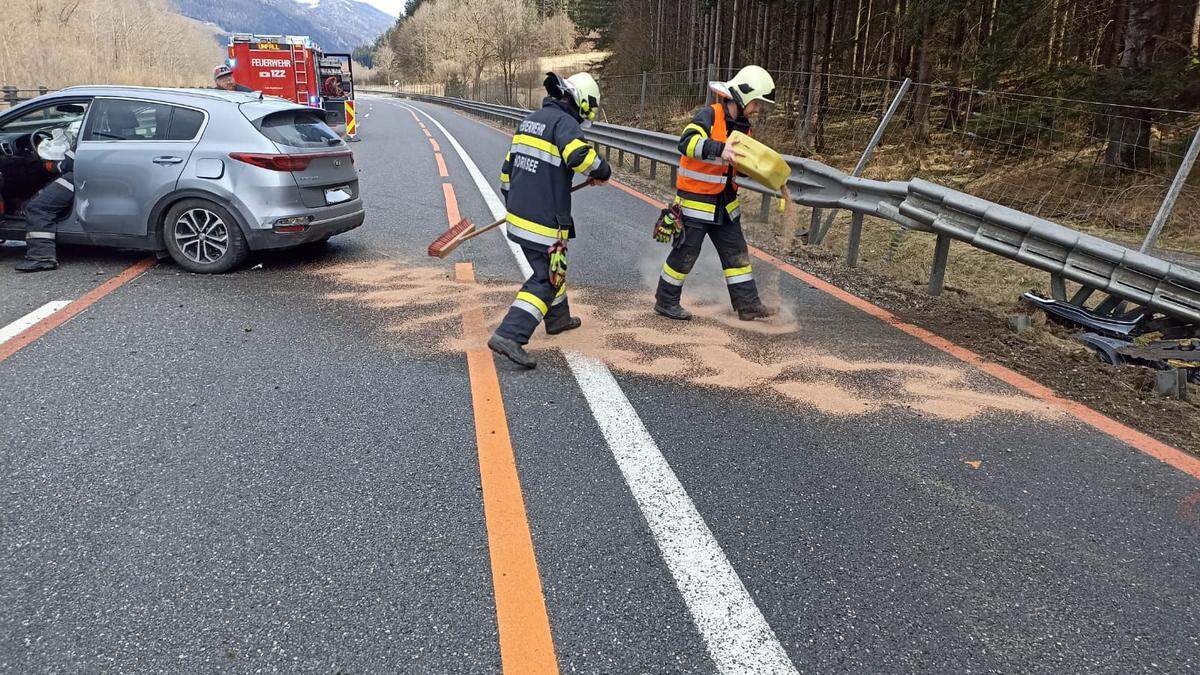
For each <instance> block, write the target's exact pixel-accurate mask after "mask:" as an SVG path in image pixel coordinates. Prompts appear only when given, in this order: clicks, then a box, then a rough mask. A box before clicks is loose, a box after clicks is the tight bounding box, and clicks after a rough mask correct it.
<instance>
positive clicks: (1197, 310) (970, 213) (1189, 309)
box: [900, 178, 1200, 323]
mask: <svg viewBox="0 0 1200 675" xmlns="http://www.w3.org/2000/svg"><path fill="white" fill-rule="evenodd" d="M900 213H901V214H903V215H905V216H908V217H910V218H912V219H913V220H916V221H918V222H920V223H922V224H923V225H925V226H927V227H928V228H929V229H931V230H932V231H934V232H936V233H938V234H945V235H947V236H949V237H951V238H954V239H957V240H959V241H963V242H966V243H968V244H971V245H972V246H975V247H976V248H980V249H983V250H985V251H989V252H991V253H995V254H997V255H1001V256H1004V257H1005V258H1009V259H1011V260H1015V261H1017V262H1020V263H1023V264H1025V265H1028V266H1030V267H1034V268H1037V269H1041V270H1045V271H1047V272H1050V273H1051V274H1056V275H1060V276H1062V277H1063V278H1066V279H1069V280H1071V281H1074V282H1077V283H1079V284H1080V285H1082V286H1085V287H1087V288H1092V289H1096V290H1100V291H1103V292H1105V293H1107V294H1109V295H1113V296H1117V297H1120V298H1122V299H1124V300H1126V301H1129V302H1132V303H1134V304H1136V305H1142V306H1145V307H1148V308H1151V309H1154V310H1157V311H1159V312H1162V313H1164V314H1170V315H1173V316H1178V317H1180V318H1187V319H1188V320H1190V321H1192V322H1197V323H1200V272H1195V271H1193V270H1191V269H1188V268H1186V267H1183V266H1181V265H1176V264H1174V263H1170V262H1167V261H1165V260H1162V259H1159V258H1155V257H1154V256H1151V255H1147V254H1144V253H1138V252H1137V251H1134V250H1133V249H1130V248H1126V247H1124V246H1121V245H1119V244H1114V243H1112V242H1110V241H1105V240H1104V239H1100V238H1099V237H1094V236H1092V235H1089V234H1084V233H1082V232H1077V231H1075V230H1073V229H1071V228H1069V227H1064V226H1063V225H1059V224H1058V223H1054V222H1051V221H1049V220H1044V219H1042V218H1037V217H1034V216H1031V215H1029V214H1027V213H1023V212H1021V211H1017V210H1014V209H1010V208H1008V207H1005V206H1001V205H999V204H995V203H992V202H989V201H986V200H983V199H979V198H978V197H973V196H971V195H969V194H965V193H962V192H958V191H957V190H951V189H950V188H946V187H942V186H941V185H937V184H935V183H930V182H929V181H925V180H921V179H919V178H914V179H913V180H911V181H909V182H908V197H907V198H906V199H905V200H904V202H903V203H901V204H900Z"/></svg>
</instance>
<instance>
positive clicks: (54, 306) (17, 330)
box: [0, 300, 71, 345]
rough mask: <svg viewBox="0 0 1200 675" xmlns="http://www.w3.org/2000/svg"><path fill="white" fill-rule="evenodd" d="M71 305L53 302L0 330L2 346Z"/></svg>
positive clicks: (68, 301)
mask: <svg viewBox="0 0 1200 675" xmlns="http://www.w3.org/2000/svg"><path fill="white" fill-rule="evenodd" d="M69 304H71V301H70V300H51V301H50V302H47V303H46V304H44V305H42V306H41V307H38V308H37V309H35V310H33V311H32V312H30V313H28V314H26V315H25V316H23V317H21V318H19V319H17V320H16V321H14V322H12V323H10V324H8V325H7V326H5V327H4V328H0V345H2V344H4V343H5V342H8V341H9V340H11V339H13V338H15V337H17V336H18V335H20V334H21V333H24V332H25V331H27V330H29V328H31V327H32V326H33V325H34V324H36V323H37V322H39V321H41V320H42V319H45V318H46V317H48V316H50V315H51V314H53V313H55V312H57V311H58V310H60V309H62V308H63V307H66V306H67V305H69Z"/></svg>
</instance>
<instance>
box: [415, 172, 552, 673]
mask: <svg viewBox="0 0 1200 675" xmlns="http://www.w3.org/2000/svg"><path fill="white" fill-rule="evenodd" d="M438 157H439V159H440V158H441V156H440V154H439V155H438ZM442 194H443V196H444V197H445V199H446V221H447V222H448V223H449V224H450V225H454V224H455V223H457V222H458V221H459V219H460V218H461V216H460V213H459V210H458V199H457V198H456V197H455V194H454V186H453V185H452V184H450V183H449V182H446V183H442ZM454 277H455V279H457V280H458V281H460V282H464V283H475V269H474V267H473V266H472V265H471V263H457V264H455V265H454ZM461 311H462V317H463V334H464V337H465V338H466V340H467V344H468V345H473V346H470V347H468V349H467V371H468V373H469V375H470V378H471V404H472V407H473V410H474V414H475V444H476V446H477V448H478V452H479V479H480V486H481V487H482V489H483V515H484V520H485V522H486V525H487V533H488V553H489V557H490V559H491V564H492V590H493V593H494V595H495V601H496V626H497V628H498V630H499V632H500V663H501V666H502V668H503V670H504V672H505V673H506V674H507V675H527V674H528V675H557V673H558V660H557V658H556V657H555V655H554V637H553V635H552V634H551V632H550V617H549V615H548V614H547V612H546V599H545V597H544V596H543V595H542V577H541V574H539V573H538V567H537V556H536V555H535V554H534V550H533V535H532V534H531V533H530V531H529V521H528V519H527V517H526V515H525V498H524V496H523V495H522V493H521V478H520V475H519V474H518V472H517V459H516V454H515V453H514V452H513V447H512V438H511V437H510V436H509V432H508V417H507V416H506V415H505V412H504V397H503V395H502V393H501V391H500V377H499V375H497V373H496V362H495V361H493V360H492V352H491V350H489V349H488V348H487V346H486V345H485V344H484V342H485V340H486V339H487V328H486V324H485V321H484V315H483V305H482V304H481V303H480V302H479V300H478V299H476V300H472V301H464V302H463V303H462V307H461Z"/></svg>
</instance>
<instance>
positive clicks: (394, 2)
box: [361, 0, 404, 16]
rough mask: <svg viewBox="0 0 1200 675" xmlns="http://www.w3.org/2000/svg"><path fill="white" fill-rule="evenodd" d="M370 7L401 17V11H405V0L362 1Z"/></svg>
mask: <svg viewBox="0 0 1200 675" xmlns="http://www.w3.org/2000/svg"><path fill="white" fill-rule="evenodd" d="M361 1H362V2H365V3H367V4H368V5H374V6H376V7H378V8H379V9H382V10H383V11H385V12H387V13H388V14H391V15H392V16H400V10H402V9H404V0H361Z"/></svg>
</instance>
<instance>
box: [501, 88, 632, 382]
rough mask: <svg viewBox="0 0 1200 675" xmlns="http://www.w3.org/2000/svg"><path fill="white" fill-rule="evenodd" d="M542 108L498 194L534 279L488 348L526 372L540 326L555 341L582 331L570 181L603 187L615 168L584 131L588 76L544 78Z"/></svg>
mask: <svg viewBox="0 0 1200 675" xmlns="http://www.w3.org/2000/svg"><path fill="white" fill-rule="evenodd" d="M544 84H545V86H546V92H547V93H548V94H549V96H547V97H546V98H545V99H544V100H543V101H542V107H541V108H540V109H539V110H537V111H535V112H534V113H533V114H531V115H529V116H528V117H526V118H525V119H524V120H523V121H522V122H521V124H520V125H519V126H518V127H517V133H516V134H515V135H514V136H513V139H512V145H511V147H510V148H509V151H508V155H507V156H505V158H504V166H503V168H502V169H501V171H500V189H501V191H502V192H503V194H504V201H505V205H506V207H507V209H508V215H507V216H506V217H505V221H506V223H505V228H506V229H507V231H508V238H509V239H510V240H512V241H513V242H515V243H517V244H519V245H520V246H521V251H522V253H523V254H524V256H525V260H527V261H528V262H529V266H530V268H532V269H533V274H532V275H531V276H530V277H529V278H528V279H526V280H525V285H523V286H522V287H521V291H520V292H519V293H517V299H516V301H515V302H513V304H512V306H511V307H510V308H509V309H508V313H507V314H506V315H505V317H504V321H503V322H501V324H500V327H499V328H497V329H496V333H495V334H494V335H492V337H491V339H490V340H488V347H490V348H491V350H492V351H494V352H496V353H497V354H501V355H503V356H505V357H507V358H508V359H509V360H511V361H513V362H514V363H516V364H517V365H520V366H522V367H524V368H533V367H535V366H537V361H535V360H534V358H533V357H532V356H530V355H529V354H528V353H527V352H526V351H525V345H526V344H528V343H529V338H530V336H532V335H533V331H535V330H536V329H537V327H538V324H540V323H542V322H543V321H545V323H546V332H547V333H548V334H550V335H557V334H559V333H562V332H563V331H568V330H573V329H575V328H579V326H580V325H581V324H582V321H580V320H579V319H578V318H577V317H573V316H571V309H570V305H569V304H568V303H567V285H566V272H567V269H566V268H567V248H566V244H567V240H569V239H571V238H573V237H574V236H575V223H574V221H573V220H572V218H571V179H572V177H573V176H574V174H576V173H578V174H582V175H584V176H587V177H588V182H589V183H591V184H596V183H603V182H604V181H607V180H608V179H609V176H611V175H612V169H610V168H609V166H608V163H607V162H605V161H604V160H603V159H602V158H601V157H600V155H598V154H597V153H596V150H595V149H594V148H592V146H590V145H588V143H587V141H585V140H583V131H582V125H583V124H584V123H585V120H586V122H590V121H591V120H593V119H595V117H596V112H597V109H598V108H599V107H600V87H599V86H598V85H597V84H596V80H594V79H593V78H592V76H591V75H589V74H587V73H578V74H576V75H572V76H571V77H569V78H566V79H563V78H561V77H559V76H558V75H555V74H554V73H547V74H546V81H545V82H544Z"/></svg>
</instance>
